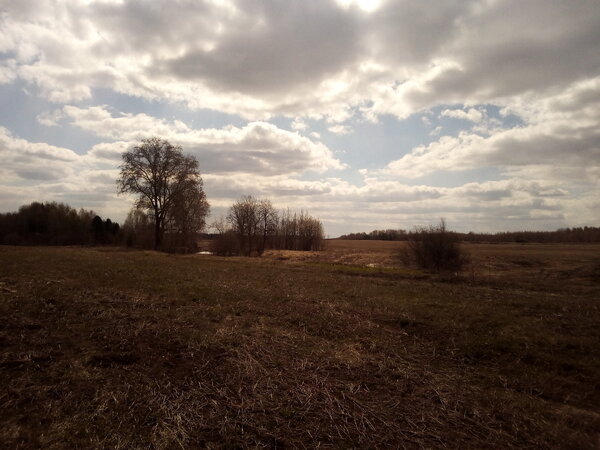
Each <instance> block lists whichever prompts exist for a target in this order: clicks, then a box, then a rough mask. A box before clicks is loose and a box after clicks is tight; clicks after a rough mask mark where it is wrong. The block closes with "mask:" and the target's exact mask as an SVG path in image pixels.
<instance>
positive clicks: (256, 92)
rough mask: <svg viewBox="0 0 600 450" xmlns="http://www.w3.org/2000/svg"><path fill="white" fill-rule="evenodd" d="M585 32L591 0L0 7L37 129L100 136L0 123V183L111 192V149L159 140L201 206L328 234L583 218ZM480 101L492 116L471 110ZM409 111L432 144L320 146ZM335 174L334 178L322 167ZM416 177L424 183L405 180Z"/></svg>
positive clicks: (590, 125) (589, 134)
mask: <svg viewBox="0 0 600 450" xmlns="http://www.w3.org/2000/svg"><path fill="white" fill-rule="evenodd" d="M507 30H508V31H507ZM598 42H600V8H598V4H597V1H596V0H578V1H577V2H575V3H573V2H567V1H553V2H548V1H545V0H531V1H528V2H526V3H523V2H518V1H517V0H498V1H486V2H482V1H479V0H433V1H431V2H427V3H426V4H425V3H423V2H414V1H412V0H396V1H392V0H390V1H381V2H375V1H367V0H343V1H342V0H339V1H322V0H293V1H291V2H285V4H284V3H278V2H264V1H261V0H243V1H242V0H227V1H218V2H217V1H206V2H193V1H181V2H167V1H166V0H156V1H152V2H150V1H145V0H131V1H127V2H120V1H106V0H89V1H86V2H63V1H60V0H49V1H46V2H36V1H33V0H20V1H17V2H3V3H2V4H1V5H0V84H4V85H5V86H4V87H6V86H8V85H10V84H11V83H12V84H13V85H15V86H19V87H22V86H23V87H24V88H26V89H27V90H28V91H29V92H31V93H32V97H41V98H44V99H46V100H48V101H50V102H54V103H56V105H54V106H50V107H49V108H48V109H49V112H46V113H42V114H39V115H38V116H37V122H38V123H39V124H42V125H43V126H45V127H53V126H58V127H63V126H64V127H67V126H68V127H76V128H78V129H79V131H83V132H85V133H87V134H88V135H93V136H95V137H96V138H97V139H96V141H101V142H100V143H98V144H97V145H94V146H92V147H91V148H89V149H87V152H86V153H85V154H83V155H78V154H76V153H75V152H73V151H71V150H69V149H66V148H61V147H57V146H52V145H48V144H44V143H34V142H30V141H27V140H26V139H21V138H17V137H15V136H14V135H13V134H11V132H10V131H9V130H7V129H4V128H1V129H0V152H1V153H0V157H1V161H0V162H1V164H0V174H1V175H2V181H1V183H4V184H3V186H2V192H12V193H14V192H15V189H17V188H16V187H15V186H17V185H19V183H21V185H22V190H21V193H23V192H29V194H27V195H31V196H33V195H34V194H36V195H40V194H44V193H46V194H48V195H54V196H56V197H60V195H63V196H64V197H63V198H65V199H73V200H74V199H76V198H77V195H78V192H80V193H81V197H79V198H84V197H85V198H87V199H88V200H89V201H90V202H94V204H97V205H102V204H103V202H104V203H106V202H108V200H109V199H112V197H111V196H114V192H113V188H114V186H112V185H111V183H108V181H109V178H110V177H111V176H112V174H114V173H115V172H114V171H115V170H116V166H117V164H118V161H119V158H120V154H121V153H122V152H123V151H124V150H125V149H127V148H128V147H129V146H130V145H132V144H133V143H135V142H138V141H139V139H141V138H144V137H147V136H150V135H159V136H161V137H164V138H166V139H169V140H170V141H172V142H174V143H176V144H180V145H182V146H183V147H184V149H185V150H186V151H188V152H190V153H192V154H194V155H196V156H197V157H198V158H199V160H200V163H201V167H202V170H203V173H204V174H205V176H206V186H207V190H211V191H210V192H211V195H214V197H215V199H216V200H215V201H217V202H221V204H223V205H224V204H225V203H226V202H228V201H230V200H231V198H232V197H235V196H237V195H239V194H240V193H244V192H256V193H257V195H258V194H261V195H267V196H273V197H275V199H276V200H279V201H281V202H286V203H289V204H290V206H298V207H308V206H310V207H311V208H317V209H318V211H316V212H319V213H320V214H322V215H323V217H324V219H325V220H326V223H329V224H331V226H332V227H336V226H338V227H343V226H344V223H348V222H349V221H350V222H352V223H354V224H356V226H357V227H361V226H364V227H367V228H368V227H370V226H372V227H373V228H375V227H381V226H382V225H383V224H387V225H390V226H391V225H393V223H392V219H386V217H387V218H389V217H394V218H403V220H406V224H410V223H411V221H412V223H414V222H415V221H417V222H418V221H419V220H429V219H431V218H434V219H435V218H436V217H438V216H439V215H444V216H445V217H447V218H448V219H449V220H452V219H455V220H456V222H458V221H459V217H462V218H463V220H464V221H469V223H470V224H472V226H473V228H478V229H486V227H487V228H489V227H492V226H497V228H504V227H506V228H510V226H509V225H510V223H518V224H520V225H519V226H526V225H527V224H530V225H532V226H534V225H536V224H540V223H545V224H546V225H545V226H555V225H559V226H560V225H563V224H565V223H573V224H577V223H580V221H581V220H590V221H594V220H596V221H597V219H598V215H597V213H594V211H598V208H597V206H598V202H597V200H595V199H596V198H598V189H599V186H598V183H599V181H598V180H600V155H599V151H600V150H599V145H598V142H600V134H599V131H598V130H600V78H599V77H598V70H599V68H600V53H599V52H598V44H597V43H598ZM99 91H108V92H117V93H121V94H126V95H129V96H135V97H139V98H141V99H145V100H151V101H157V103H156V104H160V102H165V103H172V104H177V105H181V104H183V105H187V106H188V107H189V108H190V109H192V110H194V109H212V110H216V111H220V112H225V113H231V114H235V115H238V116H241V117H243V118H244V119H246V120H247V123H246V125H243V126H237V127H234V126H228V127H222V128H200V127H199V128H195V127H191V126H190V125H188V124H187V123H185V122H182V121H178V120H174V119H169V120H167V119H165V118H157V117H154V116H152V115H150V114H144V113H136V114H132V113H122V112H120V110H117V109H114V108H111V107H109V106H106V105H98V104H97V103H98V102H97V101H95V100H96V96H97V93H98V92H99ZM488 106H492V107H496V108H500V110H501V116H502V117H501V118H490V117H488V114H487V113H486V111H487V108H488ZM434 108H439V109H435V111H440V113H439V116H438V117H436V114H434V113H433V112H432V111H433V110H434ZM5 114H6V112H5ZM413 114H419V116H421V120H422V122H420V123H422V124H423V125H424V126H426V127H428V128H429V127H431V128H432V130H430V131H429V132H428V131H425V136H427V134H428V133H429V135H430V139H434V141H433V142H430V139H426V140H425V141H424V143H423V144H421V145H415V146H414V148H412V150H409V151H408V153H406V154H403V152H405V151H406V149H402V148H398V152H399V153H396V155H399V156H395V157H394V158H395V159H394V160H392V161H389V160H386V161H379V160H378V161H372V164H370V165H369V166H368V167H369V168H368V169H365V167H364V166H363V167H348V164H347V163H348V161H341V160H339V159H337V158H336V157H334V156H333V151H332V150H331V149H334V148H335V145H334V142H335V139H336V138H337V137H338V136H339V135H342V134H345V133H347V132H349V131H351V130H350V128H349V127H348V125H344V124H348V123H352V124H353V125H354V124H359V125H356V126H355V129H356V130H358V129H364V128H365V127H366V124H368V123H376V122H378V121H380V120H381V118H382V117H384V116H386V115H391V116H395V117H396V119H399V120H402V119H406V118H409V117H410V116H411V115H413ZM275 116H278V117H279V118H280V116H286V117H287V118H288V119H293V121H292V122H291V128H292V130H293V131H287V130H283V129H281V128H279V127H277V126H276V125H274V124H273V123H269V120H270V119H271V118H273V117H275ZM419 116H417V117H419ZM440 117H443V118H453V119H459V120H460V121H463V122H465V123H463V124H460V126H462V127H463V128H462V130H456V129H453V132H452V133H453V134H452V135H451V136H444V135H443V134H444V132H445V131H446V130H449V129H450V128H451V127H446V124H444V128H440V127H439V124H438V123H434V122H436V121H437V120H439V119H440ZM507 117H516V118H518V124H517V125H515V123H512V124H507V123H508V122H511V121H512V122H514V121H513V120H512V119H511V121H508V120H507V121H504V120H501V119H502V118H507ZM309 120H310V123H311V124H313V123H315V122H313V121H317V122H318V121H319V120H322V124H323V128H322V129H323V130H328V131H329V132H330V133H333V136H331V135H327V136H326V138H327V141H326V142H327V143H328V145H330V146H331V148H330V147H328V146H326V145H325V144H323V143H322V142H320V134H319V133H318V132H317V131H314V130H310V131H312V132H311V133H308V131H309V130H308V128H307V126H306V124H307V121H309ZM351 120H352V121H351ZM273 121H275V120H273ZM286 123H287V122H286ZM456 123H458V121H456V122H452V126H454V125H455V124H456ZM463 125H464V126H463ZM386 126H387V125H386ZM457 126H458V125H457ZM319 131H322V130H321V129H320V128H319ZM300 132H303V133H306V134H307V136H302V135H301V134H300ZM336 135H338V136H336ZM364 151H365V152H366V151H372V150H371V149H365V150H364ZM376 154H377V152H376V151H373V155H376ZM490 167H491V168H496V169H498V172H499V174H500V177H502V178H503V179H502V180H496V181H490V182H481V183H475V184H472V183H467V182H465V184H463V185H462V186H455V187H440V186H443V185H444V184H445V183H444V174H447V173H449V172H459V171H464V170H465V169H469V170H478V169H482V168H490ZM339 169H350V170H349V171H348V172H352V175H351V176H350V177H351V178H350V177H349V178H348V179H340V178H332V177H333V176H339V174H333V175H332V173H329V172H328V171H331V170H339ZM307 173H309V174H310V175H309V176H305V177H303V175H305V174H307ZM357 173H358V174H362V175H363V178H362V180H360V176H358V175H357ZM434 174H435V175H438V176H439V179H440V182H439V183H437V184H439V185H440V186H437V184H436V186H426V185H418V186H415V185H414V183H419V182H420V181H419V178H420V177H423V176H427V175H429V176H431V175H434ZM319 177H321V178H319ZM315 178H316V179H315ZM349 179H352V180H353V182H352V183H351V182H350V181H348V180H349ZM399 180H404V181H406V180H409V181H410V180H412V181H411V182H410V183H409V182H406V183H402V182H401V181H399ZM411 183H413V184H411ZM40 186H43V188H41V187H40ZM61 193H62V194H61ZM24 195H25V194H19V195H16V194H15V196H14V198H24V197H23V196H24ZM95 195H96V196H95ZM28 198H29V197H28ZM31 198H32V199H36V198H33V197H31ZM39 198H42V197H37V199H39ZM111 201H112V200H111ZM115 201H116V203H115V204H116V205H120V206H119V208H122V207H123V205H124V204H125V203H124V200H123V199H119V200H115ZM342 211H343V213H342ZM348 211H349V212H348ZM340 217H346V218H340ZM507 218H512V219H510V220H513V221H514V222H510V221H509V219H507ZM386 220H387V222H386ZM543 221H546V222H543ZM333 229H335V228H333Z"/></svg>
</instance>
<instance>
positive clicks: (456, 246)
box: [403, 219, 466, 272]
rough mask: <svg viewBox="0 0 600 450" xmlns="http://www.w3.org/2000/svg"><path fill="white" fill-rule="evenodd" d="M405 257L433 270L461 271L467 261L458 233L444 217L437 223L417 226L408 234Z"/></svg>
mask: <svg viewBox="0 0 600 450" xmlns="http://www.w3.org/2000/svg"><path fill="white" fill-rule="evenodd" d="M403 256H404V259H405V261H406V262H408V263H414V264H416V265H417V266H419V267H420V268H422V269H426V270H429V271H432V272H459V271H460V270H461V268H462V267H463V265H464V264H465V262H466V256H465V255H464V252H463V250H462V248H461V247H460V240H459V239H458V236H457V234H456V233H452V232H450V231H448V230H447V228H446V223H445V222H444V220H443V219H442V220H441V221H440V223H439V224H437V225H429V226H427V227H417V228H415V230H414V231H412V232H411V233H410V234H409V235H408V239H407V248H406V251H405V253H404V255H403Z"/></svg>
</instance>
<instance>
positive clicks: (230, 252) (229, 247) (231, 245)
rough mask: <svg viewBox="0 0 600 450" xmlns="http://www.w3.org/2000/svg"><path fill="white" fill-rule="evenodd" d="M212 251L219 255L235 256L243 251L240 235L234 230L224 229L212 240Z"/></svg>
mask: <svg viewBox="0 0 600 450" xmlns="http://www.w3.org/2000/svg"><path fill="white" fill-rule="evenodd" d="M210 251H211V252H212V253H214V254H215V255H219V256H234V255H239V254H240V252H241V247H240V242H239V239H238V235H237V234H236V233H235V232H234V231H233V230H227V231H224V232H223V233H221V234H218V235H217V236H215V237H214V239H213V240H212V241H210Z"/></svg>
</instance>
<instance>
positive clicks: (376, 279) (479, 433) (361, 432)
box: [0, 247, 600, 449]
mask: <svg viewBox="0 0 600 450" xmlns="http://www.w3.org/2000/svg"><path fill="white" fill-rule="evenodd" d="M378 250H381V249H378ZM330 251H331V250H330ZM367 253H368V251H367ZM482 255H483V256H482V258H483V259H482V261H487V259H486V258H495V259H493V264H500V263H502V264H505V263H506V264H510V265H511V267H512V266H513V265H514V266H515V267H518V268H520V269H519V270H524V269H528V266H527V265H526V264H525V263H514V261H513V259H514V260H519V261H526V260H528V259H529V258H531V255H527V254H525V255H523V254H522V253H521V254H519V253H518V252H517V253H514V254H513V253H511V252H507V253H502V252H500V253H494V250H493V249H491V250H490V253H489V256H488V255H487V254H485V253H482ZM494 255H495V256H494ZM284 256H285V255H279V256H274V257H271V258H261V259H259V258H219V257H214V256H207V255H194V256H168V255H164V254H158V253H154V252H138V251H124V250H116V249H84V248H39V247H38V248H33V247H32V248H16V247H0V312H1V314H2V321H1V322H0V383H1V389H0V442H2V445H3V446H5V447H6V448H77V447H79V448H221V447H230V448H235V447H270V448H283V447H285V446H290V447H308V448H314V447H335V448H347V447H364V448H377V447H379V448H445V447H448V448H463V449H469V448H472V449H481V448H573V449H585V448H590V449H591V448H597V446H598V443H599V441H598V439H599V434H598V430H599V429H600V414H599V408H598V405H599V404H600V393H599V390H598V374H599V370H600V358H599V355H598V348H600V346H599V344H600V330H599V327H598V323H600V320H599V319H600V311H599V308H598V306H599V305H598V300H599V299H600V296H599V295H598V293H600V288H599V285H598V281H597V279H595V278H594V276H593V274H594V273H595V272H594V270H595V269H594V267H595V266H594V264H595V260H594V256H590V257H587V259H586V257H582V259H580V260H579V264H580V265H581V266H582V267H587V268H588V269H589V274H590V275H589V277H588V275H585V274H583V275H582V274H571V275H569V273H567V272H564V271H563V269H564V267H563V266H562V265H561V264H562V263H560V261H558V262H556V264H557V267H559V269H557V270H558V272H557V273H558V275H557V274H554V272H552V273H553V275H552V276H551V277H549V278H548V279H554V278H552V277H555V278H557V279H558V277H560V276H562V277H564V281H563V283H562V284H563V285H564V286H562V288H561V289H558V290H548V289H545V288H544V286H542V285H541V284H539V286H537V285H535V284H534V283H531V282H529V281H527V280H525V279H521V277H522V274H517V275H515V278H514V279H515V280H519V279H521V282H515V281H510V282H507V283H504V282H503V281H502V280H500V279H492V280H490V279H488V275H486V269H487V268H485V267H484V268H483V269H481V270H479V269H478V274H477V276H475V278H474V279H473V280H471V279H470V278H469V277H468V276H464V277H462V278H459V279H456V280H452V282H447V281H444V280H440V279H437V278H435V277H432V276H429V275H425V274H421V273H419V272H418V271H415V270H414V269H410V268H405V267H402V266H401V265H396V266H393V265H392V266H385V267H380V266H367V265H366V264H365V265H362V266H361V265H357V264H354V265H346V264H345V263H344V261H335V257H334V258H330V259H328V258H329V256H327V253H326V254H321V258H322V259H319V257H318V256H317V257H315V258H316V259H313V260H309V261H304V262H302V261H296V262H294V261H293V260H292V259H290V258H291V256H289V255H288V257H289V258H288V259H282V258H284ZM564 257H565V258H567V260H568V259H569V258H572V257H571V256H568V255H567V256H564ZM390 258H391V254H390ZM540 258H541V259H540ZM538 259H539V261H538V260H536V261H534V263H533V264H540V261H541V262H542V263H543V264H544V267H546V270H548V271H552V270H553V269H552V270H551V268H552V267H554V266H552V264H551V263H548V264H546V262H544V261H546V260H545V259H544V258H543V257H541V256H539V257H538ZM507 261H508V262H507ZM510 261H513V262H512V263H511V262H510ZM367 264H374V263H373V262H368V263H367ZM490 264H492V262H490ZM582 270H583V269H582ZM586 270H587V269H586ZM480 272H481V273H480ZM506 272H507V273H508V272H509V271H508V270H507V271H506ZM586 273H587V272H586ZM569 277H572V278H573V279H574V280H576V283H575V282H574V285H576V288H574V289H573V290H569V288H568V283H569V280H570V278H569ZM586 277H587V278H586ZM491 278H493V277H491ZM496 278H498V277H496ZM510 279H511V278H510V277H508V278H507V280H510Z"/></svg>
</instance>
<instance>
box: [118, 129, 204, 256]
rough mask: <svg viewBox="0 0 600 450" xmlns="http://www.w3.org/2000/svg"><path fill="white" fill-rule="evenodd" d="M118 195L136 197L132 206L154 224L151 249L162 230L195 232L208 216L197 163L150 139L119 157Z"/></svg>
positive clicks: (158, 244)
mask: <svg viewBox="0 0 600 450" xmlns="http://www.w3.org/2000/svg"><path fill="white" fill-rule="evenodd" d="M122 158H123V163H122V164H121V166H120V170H121V172H120V175H119V178H118V180H117V186H118V189H119V193H133V194H137V195H138V198H137V200H136V206H137V207H138V208H141V209H144V210H147V211H148V212H149V214H150V217H151V218H152V219H153V222H154V248H155V249H159V248H160V247H161V244H162V240H163V235H164V232H165V227H166V226H169V228H172V227H177V229H178V230H179V231H182V230H183V231H185V232H187V231H188V230H192V231H199V229H200V228H201V227H202V226H204V219H205V217H206V215H207V214H208V208H209V205H208V202H207V201H206V196H205V195H204V190H203V187H202V178H201V176H200V172H199V169H198V160H197V159H196V158H195V157H193V156H189V155H184V154H183V152H182V149H181V147H180V146H175V145H172V144H171V143H170V142H168V141H166V140H164V139H160V138H158V137H152V138H148V139H142V142H141V144H140V145H136V146H135V147H133V148H132V149H130V150H129V151H127V152H125V153H123V154H122Z"/></svg>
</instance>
